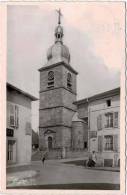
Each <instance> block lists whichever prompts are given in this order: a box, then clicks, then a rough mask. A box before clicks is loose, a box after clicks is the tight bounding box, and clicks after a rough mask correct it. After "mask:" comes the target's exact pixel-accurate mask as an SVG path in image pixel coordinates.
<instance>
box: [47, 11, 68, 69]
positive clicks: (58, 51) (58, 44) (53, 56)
mask: <svg viewBox="0 0 127 195" xmlns="http://www.w3.org/2000/svg"><path fill="white" fill-rule="evenodd" d="M57 12H58V14H59V15H58V25H57V26H56V28H55V32H54V36H55V43H54V44H53V45H52V46H51V47H50V48H49V49H48V52H47V64H46V66H48V65H52V64H55V63H58V62H62V61H63V62H65V63H66V64H68V65H69V62H70V52H69V49H68V47H67V46H66V45H64V44H63V36H64V33H63V27H62V26H61V16H62V14H61V11H60V9H59V10H57Z"/></svg>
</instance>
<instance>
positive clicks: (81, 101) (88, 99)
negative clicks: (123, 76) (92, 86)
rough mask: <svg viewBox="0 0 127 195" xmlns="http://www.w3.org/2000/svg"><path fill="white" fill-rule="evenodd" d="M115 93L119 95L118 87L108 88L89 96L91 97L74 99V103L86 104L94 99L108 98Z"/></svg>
mask: <svg viewBox="0 0 127 195" xmlns="http://www.w3.org/2000/svg"><path fill="white" fill-rule="evenodd" d="M115 95H120V87H118V88H115V89H112V90H109V91H105V92H103V93H99V94H96V95H94V96H91V97H88V98H85V99H82V100H78V101H75V102H74V104H75V105H79V104H86V103H88V102H92V101H95V100H99V99H103V98H110V97H111V96H115Z"/></svg>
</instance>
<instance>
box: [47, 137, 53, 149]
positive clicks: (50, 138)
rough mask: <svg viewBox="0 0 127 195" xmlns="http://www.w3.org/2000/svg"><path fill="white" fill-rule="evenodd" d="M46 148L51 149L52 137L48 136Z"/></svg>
mask: <svg viewBox="0 0 127 195" xmlns="http://www.w3.org/2000/svg"><path fill="white" fill-rule="evenodd" d="M48 149H49V150H51V149H52V137H48Z"/></svg>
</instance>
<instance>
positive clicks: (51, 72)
mask: <svg viewBox="0 0 127 195" xmlns="http://www.w3.org/2000/svg"><path fill="white" fill-rule="evenodd" d="M53 79H54V72H53V71H50V72H49V73H48V80H53Z"/></svg>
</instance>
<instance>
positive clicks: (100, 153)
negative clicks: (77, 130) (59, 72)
mask: <svg viewBox="0 0 127 195" xmlns="http://www.w3.org/2000/svg"><path fill="white" fill-rule="evenodd" d="M75 104H76V105H77V110H78V112H79V117H80V118H82V119H84V120H85V121H88V148H89V152H90V153H92V151H95V152H96V154H97V164H98V165H101V166H119V165H120V88H116V89H113V90H110V91H107V92H104V93H101V94H97V95H95V96H92V97H89V98H87V99H83V100H80V101H77V102H75Z"/></svg>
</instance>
